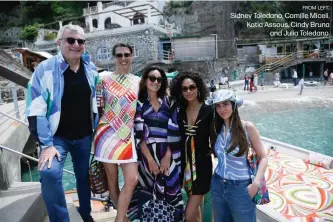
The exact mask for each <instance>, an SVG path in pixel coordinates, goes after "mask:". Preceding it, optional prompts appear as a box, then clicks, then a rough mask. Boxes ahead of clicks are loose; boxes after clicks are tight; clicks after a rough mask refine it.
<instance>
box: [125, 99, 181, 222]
mask: <svg viewBox="0 0 333 222" xmlns="http://www.w3.org/2000/svg"><path fill="white" fill-rule="evenodd" d="M159 102H160V108H159V110H158V112H155V111H154V109H153V107H152V105H151V104H150V102H149V100H148V99H146V100H145V101H143V102H140V101H138V104H137V109H136V115H135V120H134V127H135V128H134V131H135V138H136V140H137V141H136V144H139V142H140V141H141V140H145V142H146V144H147V146H148V149H149V151H150V154H151V155H152V157H153V158H154V160H155V161H156V163H157V165H158V166H160V163H161V160H162V159H163V157H164V156H165V153H166V151H167V146H168V145H169V147H170V149H171V153H172V156H171V164H170V168H169V175H162V174H159V175H158V176H157V178H156V181H157V185H156V187H155V189H156V196H157V198H163V197H164V198H165V200H166V201H167V202H168V203H169V204H171V205H173V206H175V207H176V208H177V209H179V210H180V212H182V213H183V212H184V203H183V198H182V194H181V180H180V176H179V174H180V171H181V150H180V146H179V141H180V134H179V128H178V124H177V110H176V109H175V110H174V111H170V110H171V109H170V105H169V102H168V100H167V99H166V98H163V99H159ZM137 149H138V150H137V153H138V165H139V183H138V185H137V187H136V189H135V190H134V193H133V197H132V200H131V203H130V207H129V210H128V216H129V218H130V219H131V220H132V221H133V220H135V219H139V214H138V212H139V211H138V210H139V200H138V199H139V197H140V196H139V190H140V189H145V190H148V191H150V192H151V193H152V192H153V184H154V181H155V178H154V176H153V175H151V174H150V172H149V167H148V162H147V160H146V158H145V157H144V155H143V154H141V151H140V149H139V148H138V147H137ZM163 188H164V194H163ZM177 222H178V221H177Z"/></svg>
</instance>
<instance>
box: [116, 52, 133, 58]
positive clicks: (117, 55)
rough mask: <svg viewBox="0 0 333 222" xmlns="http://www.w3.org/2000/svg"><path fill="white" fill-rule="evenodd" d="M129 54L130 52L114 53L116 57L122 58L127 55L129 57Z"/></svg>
mask: <svg viewBox="0 0 333 222" xmlns="http://www.w3.org/2000/svg"><path fill="white" fill-rule="evenodd" d="M130 56H131V53H124V54H123V53H117V54H116V58H123V57H125V58H128V57H130Z"/></svg>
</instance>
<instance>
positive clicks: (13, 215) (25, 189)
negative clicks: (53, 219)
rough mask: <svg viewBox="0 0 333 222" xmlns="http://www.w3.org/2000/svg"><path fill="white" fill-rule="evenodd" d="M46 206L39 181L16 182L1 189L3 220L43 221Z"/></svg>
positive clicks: (5, 221)
mask: <svg viewBox="0 0 333 222" xmlns="http://www.w3.org/2000/svg"><path fill="white" fill-rule="evenodd" d="M46 214H47V213H46V207H45V204H44V201H43V198H42V195H41V189H40V183H38V182H14V183H13V184H11V186H10V188H9V189H8V190H1V191H0V221H1V222H42V221H43V218H44V217H45V216H46Z"/></svg>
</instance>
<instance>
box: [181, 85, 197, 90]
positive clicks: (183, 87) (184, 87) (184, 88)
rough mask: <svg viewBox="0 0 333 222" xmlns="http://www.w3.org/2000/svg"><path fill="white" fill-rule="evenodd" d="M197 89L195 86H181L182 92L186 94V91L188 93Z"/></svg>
mask: <svg viewBox="0 0 333 222" xmlns="http://www.w3.org/2000/svg"><path fill="white" fill-rule="evenodd" d="M196 89H197V86H196V85H194V84H193V85H190V86H189V87H186V86H182V92H187V91H188V90H190V92H192V91H194V90H196Z"/></svg>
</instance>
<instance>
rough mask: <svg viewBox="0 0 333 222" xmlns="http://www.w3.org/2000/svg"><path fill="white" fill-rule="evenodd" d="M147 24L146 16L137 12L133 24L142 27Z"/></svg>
mask: <svg viewBox="0 0 333 222" xmlns="http://www.w3.org/2000/svg"><path fill="white" fill-rule="evenodd" d="M144 23H145V16H144V14H142V13H140V12H137V13H135V14H134V16H133V24H134V25H140V24H144Z"/></svg>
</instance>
